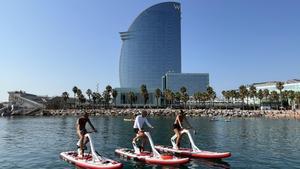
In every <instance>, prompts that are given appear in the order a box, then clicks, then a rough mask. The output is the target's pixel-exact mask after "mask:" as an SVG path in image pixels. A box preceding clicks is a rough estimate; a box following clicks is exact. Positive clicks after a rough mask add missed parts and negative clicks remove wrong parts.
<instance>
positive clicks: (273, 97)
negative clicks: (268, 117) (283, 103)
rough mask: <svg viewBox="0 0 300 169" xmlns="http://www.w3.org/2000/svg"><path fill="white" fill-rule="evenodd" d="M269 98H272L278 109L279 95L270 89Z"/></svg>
mask: <svg viewBox="0 0 300 169" xmlns="http://www.w3.org/2000/svg"><path fill="white" fill-rule="evenodd" d="M270 99H271V100H272V102H275V103H276V106H277V109H278V99H279V95H278V93H277V92H276V91H272V92H271V94H270Z"/></svg>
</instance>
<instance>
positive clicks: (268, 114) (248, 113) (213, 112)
mask: <svg viewBox="0 0 300 169" xmlns="http://www.w3.org/2000/svg"><path fill="white" fill-rule="evenodd" d="M141 110H142V109H116V108H112V109H87V110H83V109H64V110H52V109H45V110H43V111H41V112H40V113H37V114H36V115H43V116H80V115H81V114H82V113H83V112H84V111H86V112H88V113H89V114H90V115H91V116H124V117H126V118H133V117H134V115H136V114H138V113H139V111H141ZM146 111H147V112H148V114H149V115H150V116H167V117H168V116H170V117H172V116H175V115H176V113H177V112H179V111H180V109H168V108H167V109H146ZM184 111H185V113H186V116H188V117H210V118H216V117H223V118H231V117H232V118H254V117H265V118H273V119H299V120H300V111H299V110H296V111H291V110H221V109H187V110H184Z"/></svg>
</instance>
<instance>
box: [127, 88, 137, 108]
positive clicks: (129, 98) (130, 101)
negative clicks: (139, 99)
mask: <svg viewBox="0 0 300 169" xmlns="http://www.w3.org/2000/svg"><path fill="white" fill-rule="evenodd" d="M134 100H135V94H134V93H133V92H132V91H130V92H128V101H129V103H130V107H132V103H133V102H134Z"/></svg>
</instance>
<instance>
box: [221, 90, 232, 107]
mask: <svg viewBox="0 0 300 169" xmlns="http://www.w3.org/2000/svg"><path fill="white" fill-rule="evenodd" d="M222 95H223V97H224V98H225V100H226V102H227V103H226V110H227V106H228V103H229V99H230V92H229V91H225V90H223V91H222Z"/></svg>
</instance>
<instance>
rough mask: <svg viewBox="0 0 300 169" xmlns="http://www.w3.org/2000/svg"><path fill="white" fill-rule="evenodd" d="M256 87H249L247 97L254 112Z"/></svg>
mask: <svg viewBox="0 0 300 169" xmlns="http://www.w3.org/2000/svg"><path fill="white" fill-rule="evenodd" d="M256 94H257V92H256V87H255V86H254V85H251V86H250V89H249V95H250V98H251V99H252V100H253V109H254V110H255V99H256Z"/></svg>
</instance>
